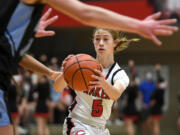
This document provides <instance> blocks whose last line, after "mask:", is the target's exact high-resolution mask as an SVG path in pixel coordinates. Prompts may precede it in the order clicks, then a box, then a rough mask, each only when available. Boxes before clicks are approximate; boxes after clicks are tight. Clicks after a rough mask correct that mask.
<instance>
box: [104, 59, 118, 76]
mask: <svg viewBox="0 0 180 135" xmlns="http://www.w3.org/2000/svg"><path fill="white" fill-rule="evenodd" d="M115 65H116V62H114V64H113V65H112V66H111V68H110V69H109V71H108V73H107V75H106V79H107V78H108V77H109V75H110V73H111V71H112V70H113V68H114V67H115Z"/></svg>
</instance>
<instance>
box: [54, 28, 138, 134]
mask: <svg viewBox="0 0 180 135" xmlns="http://www.w3.org/2000/svg"><path fill="white" fill-rule="evenodd" d="M93 36H94V37H93V43H94V47H95V51H96V54H97V56H96V60H97V61H98V62H99V63H100V64H101V65H102V67H103V71H102V72H100V71H98V70H96V72H97V74H99V76H96V75H92V77H93V78H94V79H95V80H97V81H91V82H90V84H91V85H92V86H94V87H93V88H92V89H90V90H88V91H84V92H82V91H76V94H77V96H76V98H75V100H74V103H73V104H72V105H71V106H70V107H69V116H68V117H67V118H66V119H65V122H64V127H63V135H80V134H83V135H109V131H108V129H106V128H105V125H106V121H107V120H108V119H109V117H110V114H111V108H112V105H113V103H114V101H116V100H117V99H118V98H119V97H120V96H121V94H122V93H123V92H124V90H125V89H126V87H127V86H128V84H129V78H128V76H127V74H126V73H125V71H124V70H123V69H121V67H120V66H119V65H118V64H117V63H116V62H115V61H114V51H119V50H123V49H124V48H126V47H127V46H126V45H127V44H126V45H125V44H124V43H129V42H131V41H135V40H134V39H133V40H127V39H125V38H122V40H121V39H120V37H119V32H116V31H113V30H109V29H102V28H97V29H96V30H95V32H94V34H93ZM70 57H71V56H69V57H67V58H66V59H65V61H64V62H63V65H62V67H63V66H65V64H66V61H67V60H68V59H69V58H70ZM66 85H67V84H66V82H65V81H64V78H63V73H62V74H61V75H59V76H58V77H57V79H56V80H55V83H54V89H55V90H56V91H61V90H63V88H64V87H65V86H66Z"/></svg>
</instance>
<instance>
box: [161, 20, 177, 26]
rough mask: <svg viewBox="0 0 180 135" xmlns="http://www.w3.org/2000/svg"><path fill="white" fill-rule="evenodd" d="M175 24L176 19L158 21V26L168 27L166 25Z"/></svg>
mask: <svg viewBox="0 0 180 135" xmlns="http://www.w3.org/2000/svg"><path fill="white" fill-rule="evenodd" d="M176 22H177V19H165V20H160V21H158V23H159V24H161V25H162V24H163V25H168V24H175V23H176Z"/></svg>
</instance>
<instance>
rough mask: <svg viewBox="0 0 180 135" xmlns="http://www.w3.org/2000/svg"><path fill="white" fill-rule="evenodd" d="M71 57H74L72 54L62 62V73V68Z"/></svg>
mask: <svg viewBox="0 0 180 135" xmlns="http://www.w3.org/2000/svg"><path fill="white" fill-rule="evenodd" d="M73 56H74V55H73V54H70V55H68V56H67V57H66V58H65V59H64V61H63V62H62V71H64V67H65V66H66V62H67V61H68V60H69V59H70V58H71V57H73Z"/></svg>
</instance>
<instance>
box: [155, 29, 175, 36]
mask: <svg viewBox="0 0 180 135" xmlns="http://www.w3.org/2000/svg"><path fill="white" fill-rule="evenodd" d="M154 33H155V34H156V35H160V36H170V35H172V34H173V32H172V31H169V30H162V29H158V30H155V31H154Z"/></svg>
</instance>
